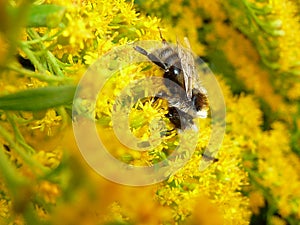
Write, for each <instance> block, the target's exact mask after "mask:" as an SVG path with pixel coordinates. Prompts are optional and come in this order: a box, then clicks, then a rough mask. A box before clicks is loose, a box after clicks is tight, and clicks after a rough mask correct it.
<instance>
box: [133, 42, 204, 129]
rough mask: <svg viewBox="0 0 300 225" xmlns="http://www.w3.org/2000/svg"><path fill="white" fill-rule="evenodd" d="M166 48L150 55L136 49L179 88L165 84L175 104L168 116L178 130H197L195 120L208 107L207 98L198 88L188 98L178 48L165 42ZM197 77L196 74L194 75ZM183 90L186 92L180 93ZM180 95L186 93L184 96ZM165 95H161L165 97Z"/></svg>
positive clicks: (171, 106)
mask: <svg viewBox="0 0 300 225" xmlns="http://www.w3.org/2000/svg"><path fill="white" fill-rule="evenodd" d="M163 43H164V46H163V47H162V48H158V49H156V50H154V51H153V52H151V53H149V52H147V51H146V50H145V49H143V48H141V47H139V46H135V47H134V49H135V50H136V51H137V52H139V53H141V54H143V55H145V56H147V57H148V59H149V60H151V61H152V62H153V63H154V64H156V65H157V66H159V67H160V68H162V69H163V70H164V78H166V79H169V80H171V81H173V82H175V83H176V84H177V85H179V87H176V86H173V85H172V86H170V85H167V84H166V83H165V86H166V87H167V88H168V90H169V92H170V94H171V97H172V98H173V99H172V102H173V103H174V104H171V105H170V106H169V109H168V111H169V112H168V113H167V114H166V116H167V117H168V118H169V120H170V121H171V122H172V123H173V124H174V125H175V127H176V128H178V129H182V130H184V129H186V128H195V125H194V122H193V119H194V118H196V117H206V116H199V115H198V114H197V113H198V112H200V111H201V110H203V109H204V108H206V107H207V105H208V102H207V97H206V95H205V94H204V93H202V92H201V91H200V90H198V89H196V88H192V91H191V92H192V96H191V98H188V96H187V93H186V92H187V90H186V85H185V74H184V71H183V66H182V63H183V61H182V60H181V58H180V56H179V55H180V54H179V51H178V48H176V47H172V46H170V45H168V44H167V43H166V42H165V40H163ZM193 75H195V74H193ZM178 88H182V89H183V90H184V92H182V90H181V91H179V90H178ZM180 93H185V94H184V95H182V94H180ZM164 95H165V94H161V93H160V94H159V96H161V97H164Z"/></svg>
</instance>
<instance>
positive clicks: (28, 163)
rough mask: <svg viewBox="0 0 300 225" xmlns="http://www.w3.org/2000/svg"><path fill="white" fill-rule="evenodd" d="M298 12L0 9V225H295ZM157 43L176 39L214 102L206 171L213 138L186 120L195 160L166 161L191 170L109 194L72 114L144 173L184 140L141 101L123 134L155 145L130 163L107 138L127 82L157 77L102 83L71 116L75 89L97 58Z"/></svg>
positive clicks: (154, 5) (215, 2) (249, 0)
mask: <svg viewBox="0 0 300 225" xmlns="http://www.w3.org/2000/svg"><path fill="white" fill-rule="evenodd" d="M299 12H300V10H299V3H298V2H297V1H293V0H284V1H275V0H273V1H268V2H264V1H259V0H242V1H237V0H229V1H225V0H212V1H197V0H184V1H183V0H175V1H170V0H163V1H141V0H137V1H125V0H105V1H104V0H95V1H89V0H85V1H80V0H75V1H71V0H67V1H64V2H61V1H56V0H46V1H36V2H34V3H30V2H29V1H28V2H27V1H7V2H2V3H0V17H1V21H2V22H1V24H0V46H1V48H0V76H1V78H0V224H53V225H59V224H62V225H63V224H64V225H65V224H103V225H108V224H128V225H129V224H143V225H146V224H148V225H158V224H165V225H169V224H188V225H193V224H195V225H196V224H197V225H199V224H201V225H221V224H225V225H230V224H232V225H239V224H241V225H242V224H270V225H271V224H275V225H277V224H278V225H280V224H282V225H283V224H286V225H287V224H298V223H299V221H300V175H299V174H300V159H299V155H300V142H299V140H300V117H299V114H300V108H299V100H300V99H299V98H300V91H299V90H300V82H299V51H300V50H299V48H298V47H299V44H300V39H299V37H300V36H299V34H300V22H299ZM162 37H163V38H164V39H165V40H166V41H170V42H173V43H176V42H181V41H182V40H183V38H184V37H188V38H189V41H190V44H191V47H192V49H193V51H194V52H195V54H196V55H197V56H199V57H202V58H203V59H204V61H206V62H207V63H208V64H209V66H210V68H211V69H212V71H213V72H214V73H215V75H216V77H217V80H218V82H219V84H220V86H221V89H222V92H223V95H224V98H225V102H226V134H225V137H224V140H223V143H222V146H221V148H220V149H219V152H218V155H217V157H218V160H215V161H216V162H214V163H212V164H211V165H210V166H209V167H208V168H207V169H206V170H204V171H199V169H198V167H199V162H200V160H201V159H203V157H204V156H203V152H204V150H205V148H206V146H207V145H208V142H209V138H210V135H211V132H212V129H211V118H210V117H209V118H207V119H199V120H197V121H196V123H197V125H198V127H199V130H200V132H199V137H198V139H197V145H196V148H195V152H194V153H193V154H192V155H189V154H188V153H185V154H182V155H181V156H182V158H180V157H178V158H177V159H176V160H178V162H179V161H180V160H182V159H185V158H187V157H190V159H189V161H188V162H187V163H186V164H185V165H184V166H183V167H182V168H181V169H180V170H178V171H177V172H176V173H175V174H173V175H171V176H169V177H168V178H167V179H166V180H165V181H162V182H159V183H157V184H152V185H149V186H142V187H131V186H124V185H120V184H116V183H114V182H111V181H108V180H106V179H104V178H103V177H101V176H100V175H99V174H97V173H96V172H95V171H94V170H93V169H92V168H90V167H89V166H87V163H86V162H85V160H84V158H83V157H82V156H81V154H80V151H79V150H78V146H77V145H76V141H75V139H74V134H73V130H72V119H74V118H72V107H73V108H76V110H85V111H84V112H85V113H86V114H89V115H93V120H94V121H95V122H96V126H97V130H98V132H99V136H101V140H102V142H103V143H104V145H105V146H107V147H108V150H109V152H110V153H111V154H112V155H113V156H114V157H115V158H116V159H118V160H120V161H122V162H124V163H127V164H131V165H132V166H152V165H155V164H156V163H157V162H160V161H162V160H164V159H165V158H167V157H168V156H169V155H170V154H171V153H172V152H173V151H174V149H176V148H177V147H178V146H179V145H180V140H179V137H181V135H183V137H185V138H186V139H188V140H189V138H190V136H189V135H190V134H189V133H188V132H183V133H184V134H182V133H180V131H177V130H176V127H174V124H172V123H171V122H170V120H169V119H168V118H167V116H166V114H167V113H168V104H167V102H166V101H164V100H163V99H155V98H154V97H151V96H149V97H146V98H143V99H139V100H138V101H137V102H136V103H135V104H134V105H133V106H132V108H131V111H130V114H129V116H128V121H129V127H130V131H131V133H132V135H133V136H134V137H136V138H138V139H139V140H142V141H145V142H146V141H147V140H148V139H149V138H152V140H154V141H156V140H159V142H158V145H156V147H155V148H153V149H151V151H134V150H133V149H130V148H128V147H125V146H124V145H122V144H121V143H120V142H119V140H118V138H117V137H116V136H115V134H114V130H113V121H112V119H111V117H112V111H113V109H114V107H115V105H114V104H115V99H116V97H117V96H118V95H119V94H120V92H121V91H122V90H123V89H124V88H125V87H126V86H127V85H129V84H130V83H131V82H132V81H133V80H137V79H140V78H142V77H151V76H157V77H161V76H162V75H163V71H162V70H161V69H160V68H158V67H157V66H155V65H154V64H152V63H150V62H149V63H147V62H143V63H139V64H137V65H136V64H134V65H128V66H127V67H124V68H122V69H120V70H119V72H117V73H116V74H114V75H113V76H112V77H111V78H110V79H109V80H108V81H107V83H106V85H105V87H104V88H103V90H102V92H101V94H100V95H99V97H98V99H97V102H96V107H95V108H93V107H92V105H91V104H90V102H88V101H84V99H82V102H80V104H81V105H84V106H85V108H80V107H79V105H76V104H77V103H76V102H75V103H74V104H73V105H72V100H73V96H74V92H75V88H76V84H77V83H78V81H79V80H80V78H81V77H82V76H83V75H84V73H85V71H86V70H87V68H88V67H89V66H90V65H92V64H93V63H94V62H95V61H96V60H97V59H98V58H99V57H102V56H103V55H105V54H107V53H108V52H109V51H110V50H112V49H114V48H116V47H118V46H124V45H132V43H134V42H135V41H139V40H158V41H160V40H161V38H162ZM107 66H108V67H109V66H113V65H107ZM142 91H144V92H147V91H146V90H142ZM73 112H74V111H73ZM157 121H159V123H157ZM160 124H163V125H162V126H160ZM100 134H102V135H100ZM103 134H104V135H103ZM158 134H159V135H158ZM155 135H157V136H155ZM187 142H188V141H187ZM188 145H189V143H187V147H189V146H188ZM176 160H175V162H176ZM98 163H99V164H101V163H102V162H98Z"/></svg>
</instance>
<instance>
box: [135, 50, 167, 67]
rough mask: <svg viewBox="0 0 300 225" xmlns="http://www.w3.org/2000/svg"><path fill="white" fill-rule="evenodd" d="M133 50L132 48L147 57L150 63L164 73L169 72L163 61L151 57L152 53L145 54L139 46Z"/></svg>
mask: <svg viewBox="0 0 300 225" xmlns="http://www.w3.org/2000/svg"><path fill="white" fill-rule="evenodd" d="M133 48H134V50H136V51H137V52H139V53H141V54H142V55H145V56H147V57H148V59H149V60H151V62H153V63H155V64H156V65H157V66H159V67H160V68H162V69H163V70H164V71H168V70H169V68H168V66H167V65H166V64H165V63H164V62H163V61H161V60H160V59H159V58H158V57H157V56H155V55H153V54H152V53H149V52H147V51H146V50H145V49H143V48H141V47H140V46H134V47H133Z"/></svg>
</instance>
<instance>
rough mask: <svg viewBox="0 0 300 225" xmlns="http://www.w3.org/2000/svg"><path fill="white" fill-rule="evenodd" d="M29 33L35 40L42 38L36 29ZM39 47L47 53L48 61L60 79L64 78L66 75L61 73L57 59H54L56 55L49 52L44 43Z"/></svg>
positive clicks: (30, 30)
mask: <svg viewBox="0 0 300 225" xmlns="http://www.w3.org/2000/svg"><path fill="white" fill-rule="evenodd" d="M27 32H28V34H29V35H30V37H31V38H32V39H33V40H35V39H40V38H41V37H40V35H39V34H38V33H37V32H36V31H35V30H34V29H28V30H27ZM38 45H39V47H40V49H42V50H43V51H44V52H45V57H46V60H47V61H48V63H49V65H51V67H52V68H53V70H54V72H55V73H56V75H57V76H59V77H64V73H63V72H62V71H61V69H60V67H59V65H58V63H57V59H56V58H55V57H54V55H53V54H52V53H51V52H50V51H48V50H47V48H46V47H45V46H44V44H43V43H38Z"/></svg>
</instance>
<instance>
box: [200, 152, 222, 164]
mask: <svg viewBox="0 0 300 225" xmlns="http://www.w3.org/2000/svg"><path fill="white" fill-rule="evenodd" d="M202 157H203V159H204V160H207V161H211V160H212V161H213V162H218V161H219V159H218V158H215V157H213V156H210V155H207V154H205V153H203V154H202Z"/></svg>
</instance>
